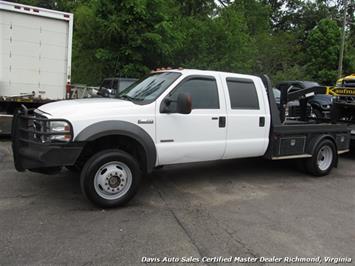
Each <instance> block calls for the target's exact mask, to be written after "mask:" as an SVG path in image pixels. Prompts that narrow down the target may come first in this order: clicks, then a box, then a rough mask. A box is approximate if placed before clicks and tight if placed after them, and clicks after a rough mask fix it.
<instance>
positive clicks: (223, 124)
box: [218, 116, 226, 127]
mask: <svg viewBox="0 0 355 266" xmlns="http://www.w3.org/2000/svg"><path fill="white" fill-rule="evenodd" d="M218 126H219V127H226V117H225V116H220V117H219V122H218Z"/></svg>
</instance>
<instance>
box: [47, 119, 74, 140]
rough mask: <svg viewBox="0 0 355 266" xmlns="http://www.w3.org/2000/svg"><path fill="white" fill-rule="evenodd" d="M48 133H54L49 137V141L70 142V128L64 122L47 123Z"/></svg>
mask: <svg viewBox="0 0 355 266" xmlns="http://www.w3.org/2000/svg"><path fill="white" fill-rule="evenodd" d="M49 132H50V133H54V134H53V135H51V134H50V135H49V140H50V141H65V142H69V141H70V140H71V137H72V136H71V132H72V131H71V127H70V124H69V123H67V122H65V121H49Z"/></svg>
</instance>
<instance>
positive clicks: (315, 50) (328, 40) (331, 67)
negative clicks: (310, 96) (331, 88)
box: [306, 19, 341, 85]
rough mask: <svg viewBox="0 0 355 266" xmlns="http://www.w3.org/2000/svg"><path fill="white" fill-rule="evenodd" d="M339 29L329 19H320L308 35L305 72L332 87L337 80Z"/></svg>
mask: <svg viewBox="0 0 355 266" xmlns="http://www.w3.org/2000/svg"><path fill="white" fill-rule="evenodd" d="M340 35H341V33H340V28H339V27H338V25H337V23H336V22H335V21H333V20H330V19H322V20H321V21H320V22H319V24H318V25H317V26H316V27H315V28H314V29H313V30H312V31H311V32H310V34H309V35H308V38H307V41H306V45H307V52H306V55H307V61H308V64H307V71H308V73H309V74H310V75H311V76H312V77H313V78H314V79H316V80H317V81H319V82H321V83H322V84H328V85H333V84H334V82H335V80H336V78H337V63H338V56H339V49H340V44H339V40H340Z"/></svg>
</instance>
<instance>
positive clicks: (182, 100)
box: [160, 93, 192, 114]
mask: <svg viewBox="0 0 355 266" xmlns="http://www.w3.org/2000/svg"><path fill="white" fill-rule="evenodd" d="M171 103H175V104H174V105H171ZM191 109H192V101H191V96H190V95H187V94H185V93H180V94H179V95H178V97H177V100H173V98H171V97H166V98H165V99H164V100H163V102H162V104H161V105H160V112H161V113H166V114H169V113H179V114H189V113H191Z"/></svg>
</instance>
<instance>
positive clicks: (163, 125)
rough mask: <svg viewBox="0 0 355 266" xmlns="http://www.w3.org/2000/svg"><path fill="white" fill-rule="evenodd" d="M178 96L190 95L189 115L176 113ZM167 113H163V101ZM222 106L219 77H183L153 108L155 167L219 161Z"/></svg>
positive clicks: (222, 139) (222, 144) (223, 126)
mask: <svg viewBox="0 0 355 266" xmlns="http://www.w3.org/2000/svg"><path fill="white" fill-rule="evenodd" d="M180 93H185V94H187V95H189V96H191V100H192V111H191V113H190V114H180V113H176V102H175V101H176V100H177V97H178V95H179V94H180ZM166 98H169V100H173V102H171V103H170V104H169V109H170V110H171V112H170V113H163V112H162V109H161V108H162V107H163V105H164V104H165V99H166ZM225 118H226V107H225V101H224V93H223V89H222V85H221V81H220V79H219V77H218V76H217V77H215V76H207V75H206V76H205V75H192V76H188V77H186V78H184V79H183V80H182V81H181V82H180V83H179V84H178V85H177V86H176V87H175V88H173V89H172V90H171V91H170V92H169V93H168V94H167V95H166V96H165V97H163V99H161V102H159V103H158V106H157V119H156V121H157V122H156V126H157V127H156V143H157V152H158V159H159V165H166V164H175V163H187V162H197V161H207V160H217V159H221V158H222V157H223V154H224V150H225V143H226V124H225V123H226V120H225Z"/></svg>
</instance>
